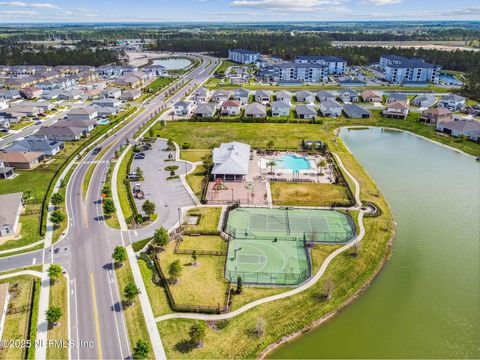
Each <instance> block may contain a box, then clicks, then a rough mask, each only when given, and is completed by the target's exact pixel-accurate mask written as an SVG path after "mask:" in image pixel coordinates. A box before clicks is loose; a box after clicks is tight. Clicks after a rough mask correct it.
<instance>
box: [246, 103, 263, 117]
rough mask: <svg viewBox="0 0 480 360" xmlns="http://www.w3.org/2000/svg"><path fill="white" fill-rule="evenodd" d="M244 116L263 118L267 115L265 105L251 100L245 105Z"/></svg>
mask: <svg viewBox="0 0 480 360" xmlns="http://www.w3.org/2000/svg"><path fill="white" fill-rule="evenodd" d="M245 116H247V117H253V118H256V119H260V118H264V117H266V116H267V108H266V106H265V105H262V104H259V103H257V102H253V103H251V104H248V105H247V106H246V107H245Z"/></svg>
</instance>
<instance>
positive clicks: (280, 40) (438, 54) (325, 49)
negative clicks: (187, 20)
mask: <svg viewBox="0 0 480 360" xmlns="http://www.w3.org/2000/svg"><path fill="white" fill-rule="evenodd" d="M232 48H244V49H249V50H254V51H258V52H261V53H263V54H270V55H274V56H279V57H281V58H283V59H286V60H292V59H294V58H295V56H297V55H335V56H341V57H343V58H345V59H347V61H348V63H349V64H351V65H364V64H370V63H373V62H378V60H379V58H380V56H381V55H382V54H397V55H403V56H408V57H414V56H416V57H420V58H423V59H425V60H426V61H428V62H431V63H434V64H439V65H442V66H443V68H445V69H449V70H457V71H465V72H470V71H472V70H473V69H474V68H475V67H479V66H480V52H474V51H466V50H464V51H460V50H457V51H442V50H433V49H414V48H384V47H380V46H377V47H371V46H355V47H335V46H332V45H331V43H330V39H328V37H326V36H324V34H323V33H315V34H313V33H302V34H294V35H292V34H290V33H286V32H277V33H254V32H252V33H240V34H237V35H235V36H233V35H232V34H216V35H215V36H211V35H210V36H209V35H207V34H201V35H197V36H192V34H185V33H178V34H176V36H175V37H173V36H172V37H170V38H164V39H158V40H157V42H156V43H155V44H154V45H153V46H152V49H154V50H165V51H208V52H212V53H213V54H215V55H217V56H227V54H228V49H232Z"/></svg>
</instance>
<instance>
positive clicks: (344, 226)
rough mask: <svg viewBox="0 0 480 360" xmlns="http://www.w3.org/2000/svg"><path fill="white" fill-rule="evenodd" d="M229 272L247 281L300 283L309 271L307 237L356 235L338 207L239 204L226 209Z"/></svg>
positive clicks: (335, 239) (233, 277)
mask: <svg viewBox="0 0 480 360" xmlns="http://www.w3.org/2000/svg"><path fill="white" fill-rule="evenodd" d="M225 232H226V233H228V234H229V235H230V236H231V237H232V238H233V240H231V241H230V242H229V245H228V255H227V260H226V267H225V277H226V278H227V279H228V280H229V281H232V282H235V281H236V280H237V277H238V276H240V277H241V278H242V281H243V282H245V283H254V284H272V285H297V284H300V283H302V282H303V281H304V280H306V279H307V278H308V277H309V276H310V263H309V258H308V256H309V255H308V253H307V249H306V247H305V246H306V243H307V242H310V241H312V242H325V243H341V242H347V241H349V240H351V239H352V238H353V237H354V236H355V228H354V225H353V222H352V220H351V218H350V217H349V216H347V215H346V214H343V213H341V212H338V211H330V210H306V209H288V210H287V209H267V208H237V209H235V210H232V211H230V212H229V214H228V222H227V225H226V228H225Z"/></svg>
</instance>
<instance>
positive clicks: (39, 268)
mask: <svg viewBox="0 0 480 360" xmlns="http://www.w3.org/2000/svg"><path fill="white" fill-rule="evenodd" d="M42 268H43V266H42V265H34V266H26V267H23V268H17V269H12V270H8V271H2V272H0V275H8V274H13V273H16V272H19V271H24V270H32V271H40V272H41V271H42Z"/></svg>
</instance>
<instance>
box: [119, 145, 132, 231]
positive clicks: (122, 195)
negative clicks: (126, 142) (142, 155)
mask: <svg viewBox="0 0 480 360" xmlns="http://www.w3.org/2000/svg"><path fill="white" fill-rule="evenodd" d="M132 158H133V151H132V149H129V150H128V151H127V153H126V155H125V156H124V158H123V160H122V162H121V163H120V166H119V168H118V174H117V192H118V199H119V200H120V207H121V209H122V213H123V216H124V217H125V221H126V222H127V224H128V223H129V222H130V220H131V219H132V218H133V215H134V209H133V208H132V204H131V203H130V201H129V198H128V197H129V193H130V191H131V190H130V183H129V182H128V180H127V181H126V178H127V175H128V173H129V172H130V169H129V168H128V167H129V163H130V162H131V159H132Z"/></svg>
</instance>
